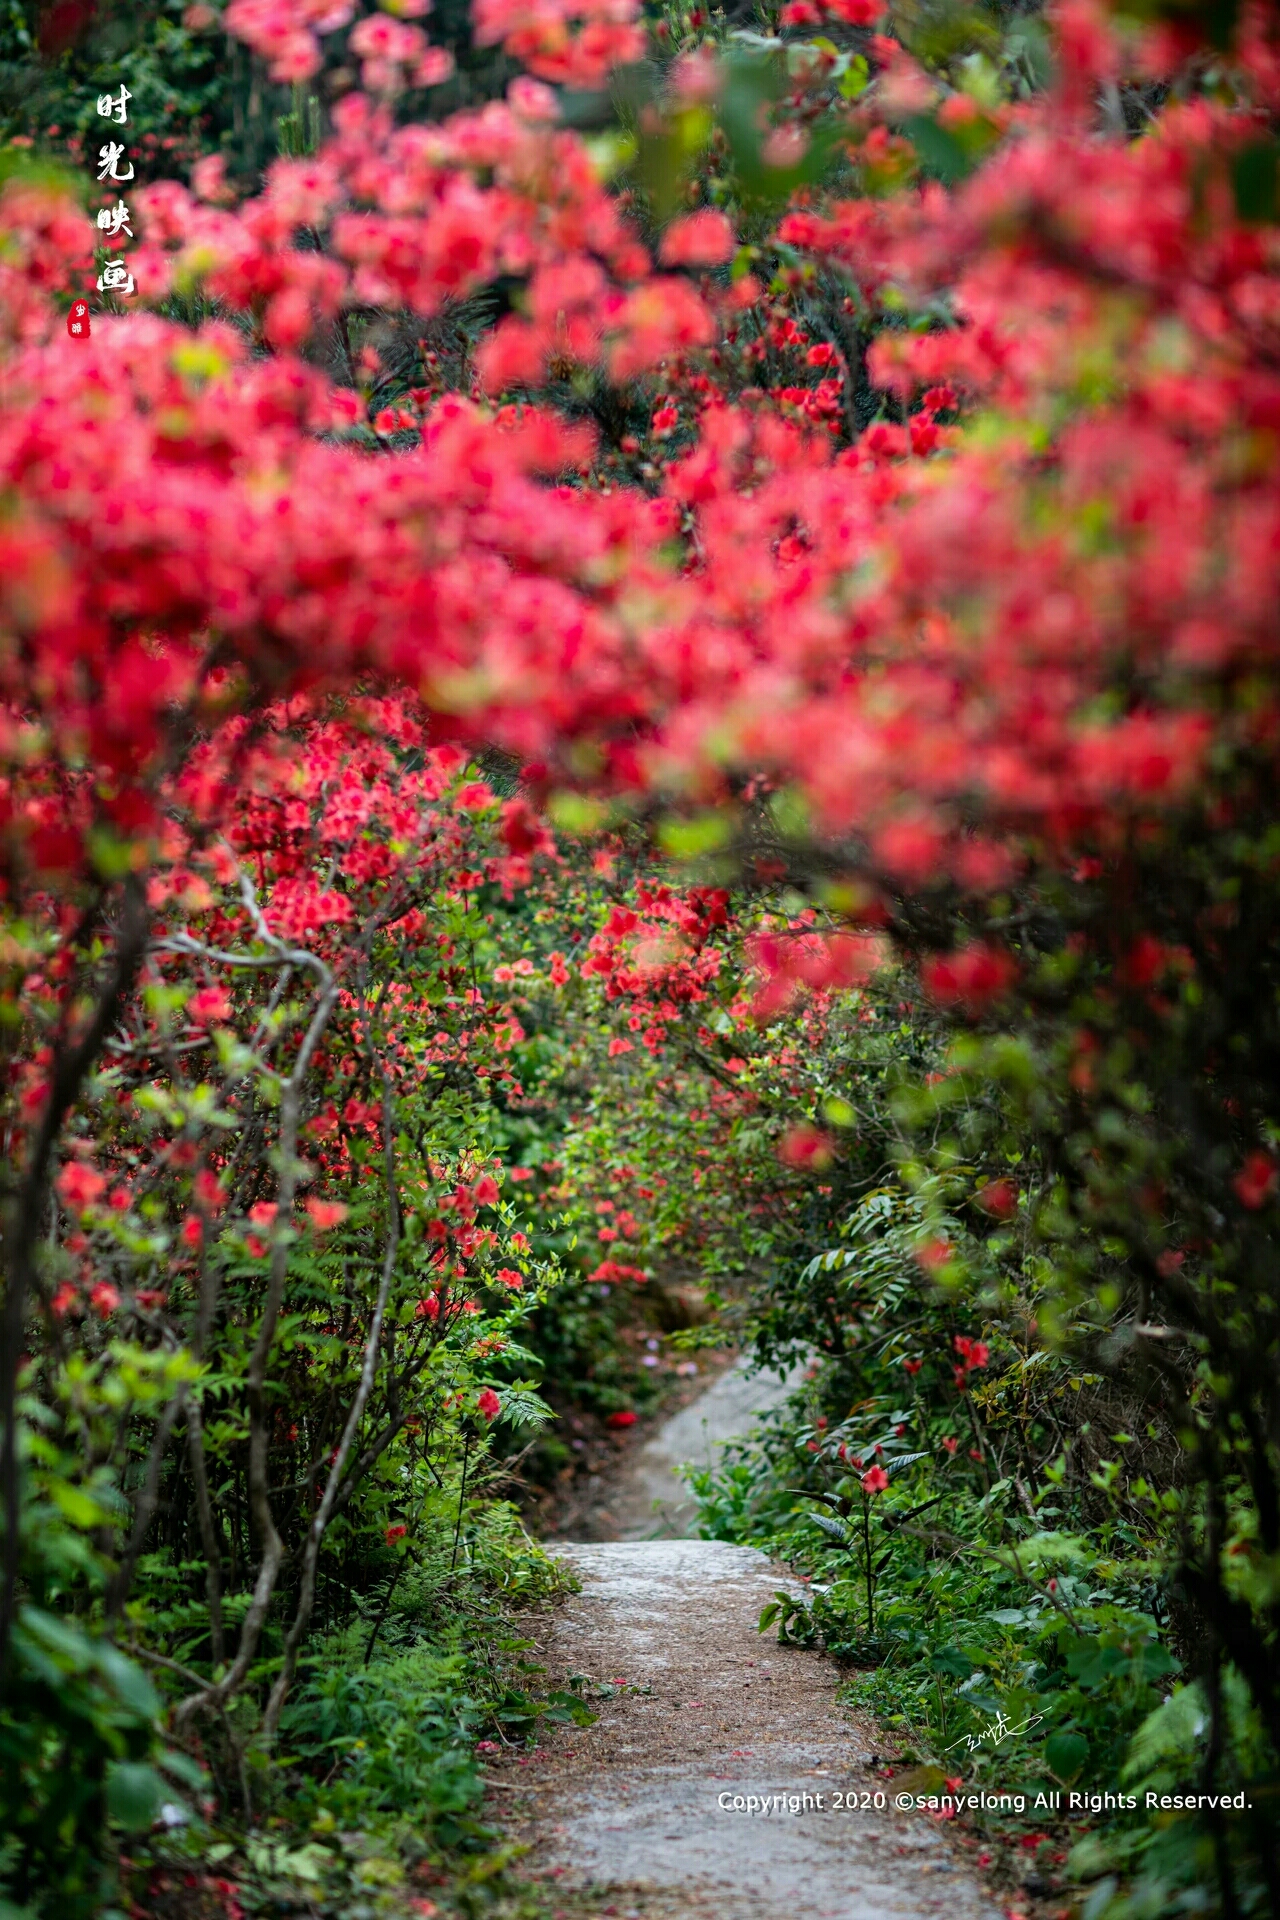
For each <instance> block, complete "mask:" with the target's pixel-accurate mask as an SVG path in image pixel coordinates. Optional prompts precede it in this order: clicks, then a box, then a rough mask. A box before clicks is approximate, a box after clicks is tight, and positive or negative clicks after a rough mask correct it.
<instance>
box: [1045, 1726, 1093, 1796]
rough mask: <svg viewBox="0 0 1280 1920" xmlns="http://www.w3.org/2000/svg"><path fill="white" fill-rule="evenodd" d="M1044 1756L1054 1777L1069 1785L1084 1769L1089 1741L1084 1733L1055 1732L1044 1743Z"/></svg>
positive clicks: (1087, 1756)
mask: <svg viewBox="0 0 1280 1920" xmlns="http://www.w3.org/2000/svg"><path fill="white" fill-rule="evenodd" d="M1044 1757H1045V1761H1046V1764H1047V1765H1048V1767H1049V1771H1050V1772H1051V1773H1052V1774H1053V1775H1054V1778H1055V1779H1058V1780H1061V1782H1062V1784H1063V1785H1064V1786H1066V1787H1069V1786H1070V1785H1071V1783H1072V1781H1073V1780H1078V1779H1079V1778H1080V1775H1081V1773H1083V1771H1084V1767H1085V1762H1086V1761H1087V1760H1088V1758H1089V1742H1088V1741H1087V1740H1086V1739H1085V1737H1084V1735H1083V1734H1082V1733H1055V1734H1053V1735H1052V1737H1051V1738H1050V1739H1048V1740H1046V1741H1045V1743H1044Z"/></svg>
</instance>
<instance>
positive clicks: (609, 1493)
mask: <svg viewBox="0 0 1280 1920" xmlns="http://www.w3.org/2000/svg"><path fill="white" fill-rule="evenodd" d="M804 1374H805V1368H804V1365H803V1364H801V1365H800V1366H797V1367H793V1368H792V1369H791V1371H790V1372H789V1373H785V1374H775V1373H749V1372H748V1370H747V1367H746V1365H745V1363H744V1362H743V1361H741V1360H740V1361H738V1362H737V1363H736V1364H735V1365H734V1366H732V1367H730V1368H729V1370H728V1371H727V1372H726V1373H722V1374H721V1375H720V1377H719V1379H718V1380H716V1381H714V1382H713V1383H712V1385H711V1386H709V1387H708V1388H707V1389H706V1391H705V1392H704V1393H700V1394H699V1395H698V1397H697V1399H696V1400H693V1401H691V1402H690V1403H689V1405H688V1406H687V1407H682V1408H681V1410H680V1412H679V1413H676V1414H673V1415H672V1416H671V1418H670V1419H669V1420H666V1421H664V1423H663V1424H662V1426H660V1427H659V1428H658V1430H657V1432H656V1433H654V1434H653V1435H652V1437H651V1438H650V1439H648V1440H646V1441H644V1442H643V1444H642V1445H641V1446H639V1447H637V1448H635V1450H634V1451H633V1452H632V1453H631V1454H630V1455H629V1457H628V1458H627V1459H626V1460H625V1461H624V1463H623V1464H622V1466H621V1470H620V1471H619V1472H618V1473H617V1474H614V1475H610V1476H609V1478H608V1479H607V1480H605V1481H602V1484H601V1486H600V1488H599V1490H598V1492H597V1493H596V1495H595V1497H594V1499H593V1500H592V1501H591V1502H590V1503H589V1504H588V1506H587V1507H586V1508H585V1510H584V1511H583V1512H582V1513H581V1514H580V1515H579V1516H578V1520H577V1522H576V1524H575V1525H574V1528H573V1533H572V1538H573V1539H574V1540H576V1541H583V1540H653V1539H672V1538H674V1539H683V1538H684V1537H685V1536H686V1535H688V1534H689V1533H691V1532H692V1531H693V1529H694V1526H695V1523H696V1521H697V1517H698V1503H697V1501H696V1500H695V1499H694V1498H693V1495H692V1494H691V1493H690V1492H689V1489H688V1487H687V1486H686V1485H685V1483H684V1481H683V1480H681V1479H680V1478H679V1476H678V1474H677V1471H676V1469H677V1468H678V1467H680V1466H682V1465H684V1464H686V1463H687V1462H689V1461H692V1462H693V1463H694V1464H695V1465H697V1466H710V1465H712V1464H713V1462H714V1461H715V1460H716V1458H717V1457H718V1454H719V1450H720V1447H721V1444H722V1443H723V1442H724V1441H726V1440H735V1439H737V1437H738V1436H739V1435H740V1434H744V1433H746V1432H747V1431H748V1430H749V1428H750V1427H751V1425H752V1423H753V1422H754V1420H755V1418H756V1416H757V1414H761V1413H764V1412H765V1411H766V1410H767V1409H768V1408H769V1407H776V1406H778V1405H779V1403H780V1402H781V1401H783V1400H785V1399H786V1398H787V1395H788V1394H790V1393H792V1392H793V1391H794V1390H795V1388H796V1387H797V1386H798V1385H799V1384H800V1382H801V1380H802V1379H803V1378H804Z"/></svg>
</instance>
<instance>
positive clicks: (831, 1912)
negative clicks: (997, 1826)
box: [490, 1376, 998, 1920]
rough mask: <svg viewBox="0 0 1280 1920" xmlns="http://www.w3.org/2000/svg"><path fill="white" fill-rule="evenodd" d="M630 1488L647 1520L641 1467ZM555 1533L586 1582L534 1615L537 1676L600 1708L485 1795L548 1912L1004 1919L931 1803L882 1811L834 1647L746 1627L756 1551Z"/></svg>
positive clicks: (637, 1918) (762, 1919) (629, 1919)
mask: <svg viewBox="0 0 1280 1920" xmlns="http://www.w3.org/2000/svg"><path fill="white" fill-rule="evenodd" d="M729 1377H730V1376H726V1379H727V1378H729ZM723 1385H724V1382H723V1381H722V1382H719V1383H717V1389H713V1392H714V1391H717V1390H718V1389H719V1388H720V1387H723ZM700 1404H701V1403H698V1405H700ZM696 1413H697V1405H696V1406H695V1407H691V1408H687V1409H686V1410H685V1412H684V1413H683V1414H681V1415H679V1416H677V1417H678V1419H680V1420H681V1421H685V1422H688V1420H689V1416H690V1415H694V1414H696ZM695 1430H697V1429H696V1424H695ZM651 1444H652V1443H651ZM653 1467H654V1461H653V1460H652V1459H650V1461H649V1462H648V1463H647V1467H646V1466H644V1465H643V1464H642V1467H641V1470H640V1471H641V1475H642V1476H643V1474H644V1473H645V1472H647V1471H649V1470H650V1469H652V1468H653ZM632 1491H633V1492H635V1494H636V1500H637V1503H638V1506H637V1508H636V1509H635V1510H633V1514H632V1519H633V1523H635V1524H639V1520H640V1519H642V1518H643V1511H644V1509H645V1507H646V1504H647V1505H648V1507H649V1508H651V1505H652V1481H650V1482H649V1483H648V1484H647V1486H646V1485H640V1486H638V1487H637V1488H633V1489H632ZM615 1492H617V1493H625V1492H626V1489H625V1488H624V1489H617V1490H615ZM612 1507H613V1508H614V1509H616V1510H617V1515H616V1517H617V1518H618V1519H622V1518H624V1517H626V1515H625V1508H624V1506H623V1503H622V1501H621V1499H615V1500H613V1502H612ZM679 1517H680V1518H683V1517H684V1516H679ZM555 1550H556V1551H558V1552H560V1553H563V1554H564V1555H565V1556H566V1557H567V1558H568V1559H569V1560H571V1562H572V1564H573V1566H574V1568H575V1570H576V1572H577V1574H578V1576H579V1578H580V1580H581V1582H582V1591H581V1592H580V1593H579V1594H577V1595H575V1596H574V1598H573V1599H572V1600H570V1601H569V1602H568V1603H567V1605H565V1606H564V1607H563V1608H561V1609H560V1610H559V1611H558V1612H557V1613H556V1615H555V1616H554V1617H553V1618H552V1619H550V1620H549V1621H548V1622H547V1624H546V1627H545V1631H544V1634H543V1637H542V1641H541V1646H540V1654H541V1658H542V1659H543V1661H544V1662H545V1665H546V1668H547V1674H546V1678H547V1681H548V1683H549V1684H552V1685H556V1684H559V1685H565V1684H568V1683H570V1682H575V1683H576V1684H577V1685H578V1686H579V1687H580V1688H581V1690H582V1692H583V1694H584V1697H585V1698H586V1699H587V1700H588V1702H589V1704H590V1705H591V1706H592V1707H593V1708H594V1709H595V1710H597V1711H598V1713H599V1718H598V1720H597V1721H596V1723H595V1725H594V1726H592V1727H589V1728H580V1727H562V1728H557V1729H555V1730H554V1731H553V1732H551V1733H549V1734H548V1735H547V1736H545V1737H544V1741H543V1744H542V1746H541V1748H540V1749H539V1750H538V1751H537V1752H535V1753H534V1754H532V1755H528V1756H520V1757H515V1756H511V1757H510V1758H507V1759H504V1760H501V1761H499V1762H498V1763H496V1764H495V1766H494V1768H493V1769H492V1795H491V1799H490V1811H491V1813H492V1815H493V1816H494V1817H495V1818H497V1819H500V1820H501V1821H502V1823H503V1824H504V1825H505V1826H506V1828H507V1830H508V1832H509V1833H510V1834H511V1837H512V1838H513V1839H518V1840H520V1841H522V1842H524V1843H525V1844H526V1845H527V1846H528V1847H529V1849H530V1851H529V1854H528V1856H527V1859H526V1870H527V1871H528V1872H530V1874H531V1875H532V1876H533V1877H535V1878H539V1879H542V1880H543V1881H544V1882H545V1883H546V1884H547V1885H548V1889H549V1890H550V1891H551V1905H552V1909H553V1912H555V1913H557V1914H561V1915H564V1916H566V1920H568V1916H570V1915H571V1916H573V1920H579V1917H583V1920H585V1916H593V1917H594V1916H598V1915H612V1914H617V1915H620V1916H624V1920H926V1916H934V1915H940V1914H944V1913H945V1914H946V1915H947V1916H948V1920H997V1914H998V1910H997V1909H996V1908H995V1907H994V1906H993V1905H992V1904H991V1901H990V1900H989V1898H988V1897H987V1896H986V1895H985V1894H984V1893H983V1891H982V1889H981V1888H980V1887H979V1886H978V1885H977V1884H976V1883H975V1882H974V1881H973V1880H972V1878H970V1877H969V1875H968V1874H967V1873H966V1871H965V1869H964V1868H963V1866H961V1865H959V1864H957V1862H956V1861H955V1859H954V1858H953V1857H952V1856H951V1854H950V1853H949V1851H948V1849H947V1847H946V1846H945V1844H944V1842H943V1840H942V1838H941V1836H940V1834H939V1832H938V1829H937V1828H936V1827H935V1826H934V1825H933V1823H932V1822H931V1821H930V1820H929V1819H928V1817H927V1816H925V1815H923V1814H918V1813H911V1814H905V1813H898V1812H896V1811H894V1809H893V1805H892V1800H893V1790H892V1788H891V1786H890V1785H889V1783H888V1782H886V1781H885V1780H884V1779H883V1777H882V1775H881V1770H880V1769H881V1763H880V1761H879V1758H878V1756H877V1755H876V1753H875V1737H874V1733H873V1730H872V1729H871V1727H870V1726H869V1725H868V1724H867V1723H865V1722H863V1721H861V1720H859V1719H856V1718H854V1717H853V1716H851V1715H849V1714H848V1713H847V1712H845V1711H844V1710H843V1709H842V1708H841V1707H839V1706H838V1704H837V1702H836V1698H835V1694H836V1674H835V1671H834V1669H833V1668H832V1667H831V1666H830V1664H829V1663H828V1662H826V1661H825V1660H823V1659H822V1658H821V1657H820V1656H819V1655H817V1654H814V1653H810V1652H807V1651H805V1650H803V1649H800V1648H795V1647H779V1646H778V1645H776V1643H775V1642H774V1641H773V1639H772V1638H771V1637H765V1636H762V1635H760V1634H758V1633H757V1632H756V1621H757V1619H758V1617H759V1613H760V1609H761V1607H762V1606H764V1605H765V1604H766V1603H767V1602H768V1600H769V1599H770V1598H771V1597H772V1595H773V1593H774V1591H775V1590H776V1589H777V1588H778V1587H779V1586H780V1585H782V1584H784V1580H785V1576H784V1575H782V1574H781V1573H780V1572H779V1570H778V1569H777V1568H776V1567H774V1566H773V1565H772V1564H771V1563H770V1561H769V1560H768V1559H767V1558H766V1557H765V1555H764V1554H762V1553H757V1552H756V1551H755V1550H754V1549H752V1548H748V1547H734V1546H728V1545H725V1544H723V1543H721V1542H718V1541H704V1540H688V1539H643V1540H630V1541H626V1540H623V1541H619V1540H616V1539H615V1540H612V1541H595V1542H590V1543H577V1544H569V1543H565V1544H563V1545H560V1546H558V1547H557V1548H556V1549H555ZM877 1793H879V1794H881V1795H882V1796H883V1799H884V1802H885V1804H884V1805H883V1806H880V1807H877V1806H876V1805H875V1802H874V1796H875V1795H876V1794H877Z"/></svg>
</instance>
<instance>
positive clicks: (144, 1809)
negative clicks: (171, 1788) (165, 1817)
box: [107, 1760, 166, 1833]
mask: <svg viewBox="0 0 1280 1920" xmlns="http://www.w3.org/2000/svg"><path fill="white" fill-rule="evenodd" d="M165 1798H166V1791H165V1784H164V1781H163V1780H162V1779H161V1778H160V1775H159V1774H158V1773H157V1772H156V1770H155V1768H154V1767H149V1766H147V1765H146V1763H145V1762H144V1761H140V1760H118V1761H117V1762H116V1763H115V1765H114V1766H113V1767H112V1768H111V1769H110V1771H109V1772H108V1774H107V1812H108V1813H109V1814H110V1816H111V1818H112V1819H113V1820H114V1821H116V1823H117V1824H118V1825H119V1826H122V1827H123V1828H124V1829H125V1831H126V1832H127V1833H144V1832H145V1831H146V1830H147V1828H148V1827H150V1826H151V1824H152V1822H153V1821H154V1820H155V1817H156V1815H157V1814H158V1813H159V1811H160V1809H161V1807H162V1806H163V1804H164V1801H165Z"/></svg>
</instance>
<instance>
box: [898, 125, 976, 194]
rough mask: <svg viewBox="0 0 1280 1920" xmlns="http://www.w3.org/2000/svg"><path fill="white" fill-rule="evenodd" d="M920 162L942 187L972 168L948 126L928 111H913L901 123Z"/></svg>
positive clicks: (969, 171) (948, 185)
mask: <svg viewBox="0 0 1280 1920" xmlns="http://www.w3.org/2000/svg"><path fill="white" fill-rule="evenodd" d="M903 132H904V133H905V134H907V135H908V137H909V138H910V140H911V143H912V145H913V146H914V147H915V150H916V152H917V153H918V154H919V156H920V161H921V164H922V165H923V166H924V167H925V168H926V169H927V171H928V172H929V173H932V174H935V175H936V176H937V178H938V179H939V180H941V182H942V184H943V185H944V186H946V187H950V186H954V185H955V183H956V182H957V181H958V180H963V179H964V177H965V175H966V174H969V173H972V172H973V166H974V162H973V158H972V156H971V155H970V154H969V153H968V152H967V150H966V149H965V148H964V147H962V146H961V144H960V142H959V141H958V140H957V139H956V136H955V135H954V133H952V132H951V130H950V128H948V127H940V126H939V125H938V122H937V121H936V120H935V119H934V118H933V116H932V115H931V114H927V113H913V114H912V115H911V117H910V119H909V120H907V121H906V122H905V123H904V125H903Z"/></svg>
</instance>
